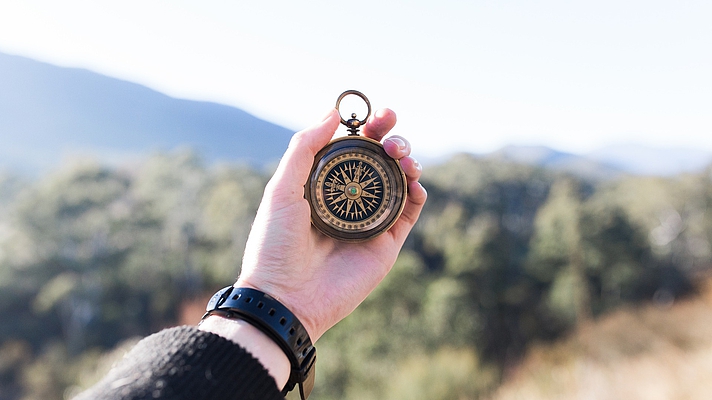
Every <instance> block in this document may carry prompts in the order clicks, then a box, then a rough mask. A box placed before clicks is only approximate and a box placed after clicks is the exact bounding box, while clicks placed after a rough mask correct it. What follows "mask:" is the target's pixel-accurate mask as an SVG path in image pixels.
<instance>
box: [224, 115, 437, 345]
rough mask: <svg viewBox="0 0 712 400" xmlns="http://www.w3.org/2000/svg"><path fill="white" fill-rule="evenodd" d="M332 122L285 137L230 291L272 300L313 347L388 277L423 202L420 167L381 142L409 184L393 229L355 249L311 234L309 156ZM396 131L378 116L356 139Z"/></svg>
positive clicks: (398, 144)
mask: <svg viewBox="0 0 712 400" xmlns="http://www.w3.org/2000/svg"><path fill="white" fill-rule="evenodd" d="M339 121H340V117H339V114H338V111H337V110H335V109H334V110H331V111H330V112H329V114H328V115H327V116H326V118H325V119H324V120H323V121H322V122H321V123H319V124H317V125H315V126H312V127H311V128H308V129H306V130H303V131H301V132H298V133H296V134H295V135H294V136H293V137H292V140H291V142H290V143H289V147H288V149H287V151H286V153H285V154H284V157H283V158H282V161H281V162H280V164H279V167H278V168H277V171H276V172H275V174H274V176H273V177H272V179H271V180H270V181H269V183H268V184H267V186H266V188H265V192H264V196H263V198H262V202H261V204H260V207H259V210H258V211H257V216H256V217H255V221H254V223H253V226H252V230H251V232H250V236H249V239H248V241H247V246H246V248H245V255H244V259H243V264H242V272H241V274H240V277H239V279H238V281H237V283H236V284H235V286H236V287H253V288H256V289H259V290H261V291H263V292H265V293H268V294H269V295H271V296H272V297H275V298H276V299H278V300H279V301H280V302H281V303H282V304H284V305H285V306H286V307H287V308H289V309H290V310H291V311H292V312H293V313H294V314H295V315H296V316H297V318H299V320H300V321H301V322H302V324H303V325H304V326H305V328H306V329H307V331H308V333H309V336H310V338H311V340H312V342H316V340H317V339H318V338H319V337H321V335H322V334H323V333H324V332H326V330H327V329H329V328H330V327H332V326H333V325H335V324H336V323H337V322H339V321H340V320H341V319H343V318H344V317H346V316H347V315H349V314H350V313H351V312H352V311H353V310H354V309H355V308H356V307H357V306H358V305H359V304H360V303H361V302H362V301H363V300H364V299H365V298H366V296H368V294H369V293H371V291H372V290H373V289H374V288H375V287H376V286H377V285H378V283H380V282H381V280H383V278H384V277H385V276H386V274H388V272H389V271H390V269H391V267H392V266H393V264H394V263H395V261H396V258H397V256H398V253H399V251H400V249H401V246H402V245H403V242H404V241H405V239H406V237H407V236H408V233H409V232H410V230H411V228H412V227H413V225H414V224H415V222H416V221H417V219H418V216H419V215H420V211H421V210H422V208H423V204H424V203H425V199H426V197H427V194H426V191H425V189H424V188H423V187H422V186H421V185H420V183H419V182H418V178H419V177H420V173H421V167H420V165H419V164H418V162H417V161H415V159H413V158H411V157H410V156H409V154H410V144H409V143H408V142H407V141H406V140H405V139H403V138H402V137H399V136H392V137H390V138H388V139H386V140H385V141H384V142H383V146H384V149H385V151H386V153H388V155H390V156H391V157H393V158H395V159H399V160H400V163H401V167H402V168H403V171H404V172H405V174H406V177H407V180H408V197H407V200H406V205H405V208H404V210H403V213H402V214H401V216H400V217H399V218H398V221H397V222H396V223H395V224H394V225H393V226H392V227H391V228H390V229H389V230H388V231H387V232H386V233H384V234H382V235H380V236H378V237H376V238H374V239H371V240H369V241H366V242H361V243H346V242H340V241H337V240H335V239H332V238H330V237H327V236H325V235H323V234H322V233H320V232H318V231H317V230H316V229H315V228H314V227H312V225H311V219H310V218H311V212H310V208H309V204H308V202H307V200H306V199H305V198H304V184H305V183H306V181H307V178H308V176H309V173H310V171H311V167H312V164H313V162H314V156H315V155H316V153H317V152H318V151H319V150H320V149H321V148H322V147H324V146H325V145H326V144H327V143H328V142H329V140H331V138H332V136H333V134H334V132H335V131H336V128H337V127H338V126H339ZM395 123H396V116H395V113H393V111H391V110H388V109H382V110H379V111H377V112H376V113H375V114H374V116H373V118H371V119H369V121H368V122H367V123H366V125H364V127H363V134H364V135H365V136H367V137H370V138H372V139H375V140H378V141H380V140H381V139H382V138H383V137H384V136H385V135H386V134H387V133H388V132H389V131H390V130H391V129H392V128H393V126H394V125H395Z"/></svg>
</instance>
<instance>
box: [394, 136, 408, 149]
mask: <svg viewBox="0 0 712 400" xmlns="http://www.w3.org/2000/svg"><path fill="white" fill-rule="evenodd" d="M391 141H392V142H393V143H395V144H396V146H398V150H405V142H404V141H403V139H401V138H397V137H395V138H391Z"/></svg>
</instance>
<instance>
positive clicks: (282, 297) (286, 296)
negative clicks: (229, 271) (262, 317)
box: [234, 276, 324, 343]
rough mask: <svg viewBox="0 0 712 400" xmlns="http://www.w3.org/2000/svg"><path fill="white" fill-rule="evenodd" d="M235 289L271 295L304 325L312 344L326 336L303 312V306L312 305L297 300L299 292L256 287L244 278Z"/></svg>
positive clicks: (280, 288)
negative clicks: (257, 291) (253, 290)
mask: <svg viewBox="0 0 712 400" xmlns="http://www.w3.org/2000/svg"><path fill="white" fill-rule="evenodd" d="M234 287H236V288H249V289H255V290H259V291H260V292H263V293H267V294H269V295H270V296H271V297H273V298H274V299H276V300H277V301H279V302H280V303H281V304H283V305H284V306H285V307H287V309H288V310H289V311H291V312H292V313H293V314H294V315H295V316H296V317H297V318H298V319H299V321H300V322H301V323H302V325H303V326H304V328H305V329H306V331H307V333H308V334H309V338H311V341H312V343H316V341H317V340H318V339H319V338H320V337H321V335H323V334H324V332H323V331H322V330H320V329H319V324H317V323H316V321H314V319H313V318H312V317H310V316H309V314H307V313H305V312H303V307H302V305H303V304H310V303H309V301H307V300H303V301H299V300H296V299H299V298H300V297H299V295H298V294H297V291H295V290H289V289H288V288H287V289H285V288H284V287H282V286H280V285H272V284H261V285H256V284H253V283H252V281H251V280H249V279H246V278H244V277H242V276H241V277H240V278H239V279H238V280H237V282H236V283H235V285H234Z"/></svg>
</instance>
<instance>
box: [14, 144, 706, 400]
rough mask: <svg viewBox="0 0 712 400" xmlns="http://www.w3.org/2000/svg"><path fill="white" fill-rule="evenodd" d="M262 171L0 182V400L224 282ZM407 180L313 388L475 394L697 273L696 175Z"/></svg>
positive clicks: (33, 391)
mask: <svg viewBox="0 0 712 400" xmlns="http://www.w3.org/2000/svg"><path fill="white" fill-rule="evenodd" d="M268 175H269V174H267V173H265V172H263V171H255V170H252V169H249V168H246V167H236V166H223V167H215V168H207V167H206V166H204V165H203V164H202V162H201V160H200V159H199V158H198V157H196V156H195V155H194V154H192V153H190V152H178V153H171V154H160V155H155V156H153V157H151V158H149V159H147V160H145V161H143V162H141V163H139V164H137V165H135V166H133V167H132V168H130V169H117V168H108V167H104V166H101V165H99V164H96V163H91V162H83V163H77V164H73V165H67V166H65V167H63V168H61V169H59V170H57V171H54V172H52V173H51V174H48V175H46V176H44V177H42V178H41V179H38V180H35V181H25V180H22V179H20V178H17V177H13V176H11V175H8V174H4V175H0V318H2V320H3V321H4V323H3V324H0V398H2V399H62V398H69V397H71V395H72V394H73V393H76V391H77V390H78V388H79V387H82V386H86V385H89V384H91V381H92V378H87V376H94V375H97V374H96V373H93V374H92V372H96V371H98V370H101V368H99V369H97V368H98V367H97V365H106V364H107V362H106V360H107V358H111V357H113V358H115V357H116V353H115V352H114V353H111V349H112V348H114V347H115V346H117V345H119V344H121V343H122V342H124V341H125V340H127V339H130V338H134V337H137V336H139V337H140V336H145V335H147V334H149V333H151V332H155V331H157V330H159V329H161V328H162V327H165V326H169V325H171V324H174V323H175V322H176V319H177V316H178V313H179V312H180V310H179V307H180V305H181V304H183V303H184V302H185V301H188V300H191V298H192V297H199V296H203V295H205V294H206V293H211V291H212V290H215V289H216V288H218V287H220V286H223V285H225V284H229V283H230V282H232V281H233V280H234V279H235V277H236V276H237V274H238V273H239V263H240V260H241V257H242V251H243V248H244V245H245V241H246V239H247V235H248V233H249V229H250V224H251V222H252V219H253V217H254V214H255V212H256V209H257V206H258V204H259V200H260V198H261V196H262V191H263V188H264V185H265V184H266V181H267V179H268ZM422 182H423V184H424V186H425V187H426V188H427V189H428V192H429V199H428V203H427V204H426V207H425V210H424V211H423V215H422V217H421V220H420V221H419V223H418V224H417V225H416V228H415V229H414V231H413V232H412V234H411V236H410V237H409V239H408V241H407V243H406V245H405V248H404V250H403V251H402V253H401V255H400V257H399V259H398V261H397V263H396V265H395V266H394V268H393V271H392V272H391V274H390V275H389V276H388V277H387V278H386V279H385V281H384V282H383V284H382V285H380V286H379V287H378V288H377V289H376V290H375V291H374V292H373V294H372V295H371V296H370V297H369V298H368V299H366V301H364V303H363V304H362V305H361V306H360V307H359V308H358V309H357V310H356V311H355V312H354V313H353V314H352V315H351V316H349V317H348V318H346V319H345V320H344V321H343V322H341V323H340V324H338V325H337V326H336V327H334V328H333V329H332V330H331V331H329V332H327V334H326V335H324V337H323V338H322V339H320V341H319V343H318V345H319V346H318V347H319V353H320V360H319V363H318V364H317V365H318V367H317V368H318V375H317V387H316V389H315V392H314V398H318V399H384V398H388V399H401V398H402V399H406V398H407V399H416V398H423V399H453V398H458V399H475V398H479V397H480V396H482V395H483V394H486V393H488V392H490V391H491V390H493V389H494V388H495V387H496V386H497V385H498V384H499V381H500V378H501V375H502V371H504V370H505V369H506V368H508V367H510V366H512V365H514V364H515V363H516V362H517V361H518V359H519V358H520V357H521V355H522V354H523V352H524V351H525V350H526V349H527V346H528V345H530V344H532V343H533V342H536V341H542V340H553V339H556V338H558V337H560V336H561V335H562V334H564V333H566V332H567V331H569V330H570V329H572V328H573V327H574V326H575V325H576V324H578V323H581V322H583V321H586V320H589V319H592V318H596V316H598V315H600V314H602V313H605V312H606V311H608V310H611V309H612V308H615V307H617V306H619V305H621V304H624V303H630V302H640V301H671V300H672V299H674V298H675V297H677V296H680V295H683V294H685V293H686V292H688V291H689V290H690V289H691V288H692V286H691V283H690V282H691V279H692V277H693V276H694V274H695V273H698V272H700V271H704V270H706V269H708V268H709V267H710V265H711V264H712V262H711V260H712V250H711V249H710V240H709V238H710V237H712V214H711V213H710V212H709V211H708V210H710V209H712V207H710V206H712V169H711V170H707V171H705V172H704V173H700V174H694V175H685V176H679V177H675V178H651V177H625V178H621V179H617V180H615V181H604V182H592V181H585V180H582V179H579V178H577V177H575V176H570V175H564V174H559V173H554V172H552V171H548V170H543V169H539V168H534V167H528V166H522V165H515V164H507V163H503V162H498V161H491V160H489V161H488V160H481V159H477V158H474V157H472V156H468V155H459V156H456V157H453V158H452V159H451V160H449V161H448V162H447V163H444V164H442V165H440V166H436V167H433V168H431V169H429V170H426V172H425V175H424V176H423V178H422ZM107 354H110V355H107ZM93 379H95V378H93Z"/></svg>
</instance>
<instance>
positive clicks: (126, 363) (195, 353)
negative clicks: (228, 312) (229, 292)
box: [74, 326, 284, 400]
mask: <svg viewBox="0 0 712 400" xmlns="http://www.w3.org/2000/svg"><path fill="white" fill-rule="evenodd" d="M90 399H91V400H119V399H120V400H129V399H131V400H139V399H141V400H142V399H164V400H169V399H170V400H183V399H185V400H188V399H191V400H193V399H194V400H208V399H236V400H237V399H279V400H283V399H284V397H283V396H282V395H281V393H280V391H279V389H278V388H277V385H276V383H275V382H274V379H273V378H272V376H271V375H269V373H268V372H267V370H266V369H265V368H264V367H263V366H262V364H260V362H259V361H257V360H256V359H255V358H254V357H252V355H251V354H250V353H248V352H247V351H246V350H245V349H243V348H242V347H240V346H238V345H237V344H235V343H233V342H231V341H229V340H227V339H225V338H223V337H221V336H218V335H215V334H213V333H209V332H204V331H201V330H198V329H197V328H195V327H188V326H183V327H178V328H171V329H165V330H163V331H161V332H158V333H156V334H154V335H151V336H148V337H146V338H144V339H143V340H141V341H140V342H139V343H138V344H136V346H135V347H134V348H133V349H132V350H131V351H129V352H128V353H127V354H126V356H125V357H124V358H123V360H122V361H121V362H119V363H118V364H117V365H116V366H114V367H113V368H112V369H111V371H109V373H108V374H107V375H106V376H105V377H104V378H103V379H102V380H101V381H99V382H98V383H97V384H96V385H94V386H93V387H91V388H90V389H89V390H87V391H86V392H84V393H82V394H80V395H79V396H78V397H76V398H75V399H74V400H90Z"/></svg>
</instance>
